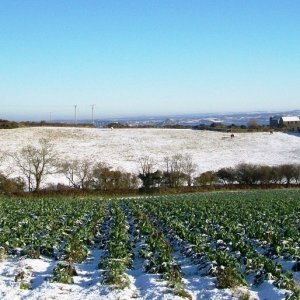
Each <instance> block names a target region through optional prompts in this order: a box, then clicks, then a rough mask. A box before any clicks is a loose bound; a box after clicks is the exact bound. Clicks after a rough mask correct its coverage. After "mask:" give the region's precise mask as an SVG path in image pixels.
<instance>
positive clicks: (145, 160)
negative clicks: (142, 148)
mask: <svg viewBox="0 0 300 300" xmlns="http://www.w3.org/2000/svg"><path fill="white" fill-rule="evenodd" d="M138 168H139V173H140V174H142V175H143V176H145V175H147V174H150V173H153V172H154V161H153V159H152V158H151V157H149V156H144V157H140V158H139V160H138Z"/></svg>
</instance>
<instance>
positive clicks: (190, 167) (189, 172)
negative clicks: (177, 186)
mask: <svg viewBox="0 0 300 300" xmlns="http://www.w3.org/2000/svg"><path fill="white" fill-rule="evenodd" d="M196 169H197V165H196V164H195V163H194V162H193V160H192V157H191V156H190V155H188V154H186V155H184V156H183V161H182V170H183V173H184V174H185V175H186V180H187V185H188V186H191V185H192V181H193V175H194V173H195V171H196Z"/></svg>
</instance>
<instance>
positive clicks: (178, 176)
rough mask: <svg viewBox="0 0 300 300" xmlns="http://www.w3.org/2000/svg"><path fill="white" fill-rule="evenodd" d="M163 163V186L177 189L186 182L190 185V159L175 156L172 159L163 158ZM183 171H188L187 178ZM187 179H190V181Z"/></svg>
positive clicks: (191, 170) (179, 155) (192, 167)
mask: <svg viewBox="0 0 300 300" xmlns="http://www.w3.org/2000/svg"><path fill="white" fill-rule="evenodd" d="M164 161H165V164H166V170H165V172H164V174H163V177H164V184H165V185H167V186H171V187H179V186H182V185H184V183H185V182H186V181H188V182H189V184H190V185H191V176H192V173H193V172H194V171H193V169H194V166H193V163H192V160H191V158H190V157H188V156H183V155H182V154H175V155H173V156H172V157H165V159H164ZM188 169H189V170H188ZM185 171H189V176H187V174H186V173H185ZM188 177H190V178H189V179H190V180H189V179H188Z"/></svg>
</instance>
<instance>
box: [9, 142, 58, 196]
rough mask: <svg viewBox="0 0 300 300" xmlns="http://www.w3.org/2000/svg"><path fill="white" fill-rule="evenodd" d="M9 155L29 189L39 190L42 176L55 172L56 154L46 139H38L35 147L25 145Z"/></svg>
mask: <svg viewBox="0 0 300 300" xmlns="http://www.w3.org/2000/svg"><path fill="white" fill-rule="evenodd" d="M11 156H12V158H13V160H14V161H15V163H16V166H17V168H18V169H19V171H20V173H21V174H22V176H23V177H25V179H26V181H27V185H28V189H29V190H35V191H37V190H39V189H40V187H41V183H42V181H43V179H44V177H45V176H47V175H50V174H54V173H56V172H57V170H56V167H55V163H56V160H57V154H56V152H55V151H54V147H53V144H52V143H51V142H50V141H49V140H47V139H44V138H42V139H40V140H39V145H38V146H37V147H34V146H31V145H27V146H25V147H23V148H22V149H21V151H20V152H19V153H14V154H12V155H11Z"/></svg>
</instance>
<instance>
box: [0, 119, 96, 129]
mask: <svg viewBox="0 0 300 300" xmlns="http://www.w3.org/2000/svg"><path fill="white" fill-rule="evenodd" d="M43 126H44V127H95V125H93V124H90V123H78V124H74V123H61V122H47V121H40V122H31V121H25V122H13V121H8V120H2V119H0V129H15V128H21V127H43Z"/></svg>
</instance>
